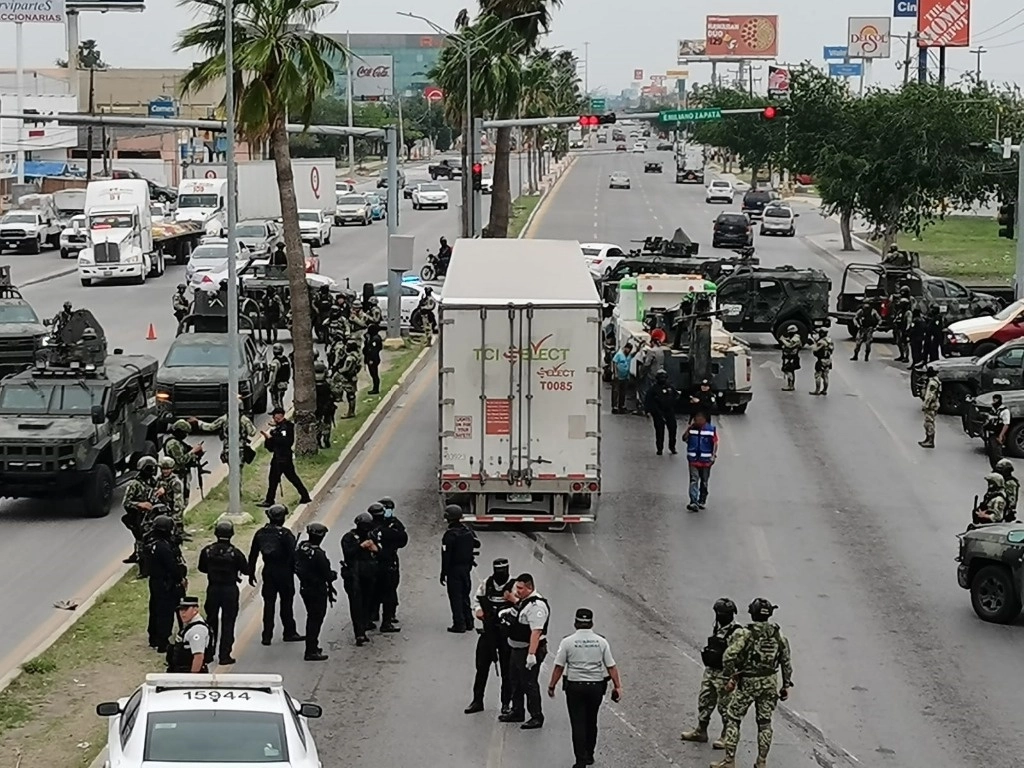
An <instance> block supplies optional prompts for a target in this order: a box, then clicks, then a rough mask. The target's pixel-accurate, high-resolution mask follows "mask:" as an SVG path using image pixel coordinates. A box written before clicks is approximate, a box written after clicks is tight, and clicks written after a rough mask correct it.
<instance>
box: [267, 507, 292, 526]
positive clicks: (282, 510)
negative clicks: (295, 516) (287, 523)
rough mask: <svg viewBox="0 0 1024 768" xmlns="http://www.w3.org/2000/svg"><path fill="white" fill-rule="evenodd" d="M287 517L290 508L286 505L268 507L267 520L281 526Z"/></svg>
mask: <svg viewBox="0 0 1024 768" xmlns="http://www.w3.org/2000/svg"><path fill="white" fill-rule="evenodd" d="M286 517H288V507H286V506H285V505H284V504H272V505H271V506H269V507H267V519H268V520H269V521H270V522H272V523H274V524H276V525H280V524H281V523H283V522H284V519H285V518H286Z"/></svg>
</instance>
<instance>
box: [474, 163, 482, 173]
mask: <svg viewBox="0 0 1024 768" xmlns="http://www.w3.org/2000/svg"><path fill="white" fill-rule="evenodd" d="M483 172H484V167H483V166H482V165H480V163H473V173H483Z"/></svg>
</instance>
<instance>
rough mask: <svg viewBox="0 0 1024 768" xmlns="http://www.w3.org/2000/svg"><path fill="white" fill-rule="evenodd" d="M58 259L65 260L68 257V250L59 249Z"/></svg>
mask: <svg viewBox="0 0 1024 768" xmlns="http://www.w3.org/2000/svg"><path fill="white" fill-rule="evenodd" d="M60 257H61V258H62V259H66V258H67V257H68V249H67V248H61V249H60Z"/></svg>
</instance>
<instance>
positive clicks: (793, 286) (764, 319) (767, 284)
mask: <svg viewBox="0 0 1024 768" xmlns="http://www.w3.org/2000/svg"><path fill="white" fill-rule="evenodd" d="M831 291H832V281H831V280H830V279H829V277H828V275H826V274H825V273H824V272H822V271H821V270H820V269H797V268H796V267H791V266H785V267H740V268H739V269H737V270H736V271H734V272H733V273H732V274H729V275H725V276H724V277H723V278H722V279H721V280H720V281H719V282H718V308H719V310H720V311H721V315H720V317H721V320H722V325H723V326H724V327H725V329H726V330H728V331H732V332H734V333H770V334H772V335H773V336H774V337H775V338H776V339H780V338H782V334H783V331H784V330H785V329H786V328H787V327H789V326H791V325H795V326H796V327H797V331H798V332H799V333H800V336H801V337H802V338H804V339H805V340H806V339H808V338H810V335H811V332H812V331H814V330H817V329H818V328H827V327H828V326H829V322H830V321H829V311H828V304H829V296H830V295H831Z"/></svg>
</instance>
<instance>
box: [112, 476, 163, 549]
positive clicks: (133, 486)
mask: <svg viewBox="0 0 1024 768" xmlns="http://www.w3.org/2000/svg"><path fill="white" fill-rule="evenodd" d="M136 469H138V474H137V475H135V477H134V479H133V480H132V481H131V482H130V483H128V486H127V487H126V488H125V489H124V501H123V502H122V504H123V506H124V515H122V516H121V522H122V523H124V527H125V528H127V529H128V530H129V531H131V534H132V537H133V538H134V539H135V545H134V547H133V549H132V554H131V555H130V556H128V557H126V558H125V559H124V560H123V561H122V562H124V563H137V562H139V557H140V555H141V551H142V541H143V531H144V530H145V525H144V523H145V521H146V517H147V516H148V515H149V513H150V512H151V511H152V509H153V492H154V491H155V490H156V472H157V463H156V459H154V458H153V457H152V456H143V457H142V458H141V459H139V463H138V464H137V465H136Z"/></svg>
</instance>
